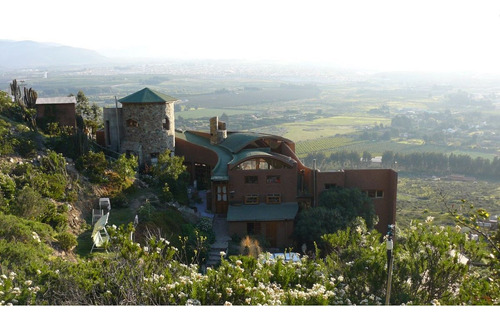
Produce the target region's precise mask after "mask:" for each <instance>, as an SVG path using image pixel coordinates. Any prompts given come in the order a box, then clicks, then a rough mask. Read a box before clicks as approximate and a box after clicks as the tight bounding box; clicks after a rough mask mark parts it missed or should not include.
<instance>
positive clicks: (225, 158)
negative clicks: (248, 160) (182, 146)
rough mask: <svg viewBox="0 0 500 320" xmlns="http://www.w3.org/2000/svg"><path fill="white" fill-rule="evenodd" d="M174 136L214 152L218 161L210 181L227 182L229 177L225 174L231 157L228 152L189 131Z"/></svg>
mask: <svg viewBox="0 0 500 320" xmlns="http://www.w3.org/2000/svg"><path fill="white" fill-rule="evenodd" d="M175 136H176V137H177V138H180V139H183V140H185V141H187V142H190V143H193V144H196V145H199V146H202V147H204V148H207V149H209V150H212V151H214V152H215V153H216V154H217V158H218V161H217V164H216V165H215V168H213V169H212V180H216V181H221V180H222V181H225V180H229V176H228V173H227V164H228V163H229V162H231V160H232V159H233V156H232V155H231V153H230V152H229V151H228V150H226V149H224V148H221V147H220V146H218V145H212V144H211V143H210V140H209V139H208V138H204V137H201V136H199V135H196V134H194V133H191V132H189V131H185V132H183V133H180V132H176V133H175Z"/></svg>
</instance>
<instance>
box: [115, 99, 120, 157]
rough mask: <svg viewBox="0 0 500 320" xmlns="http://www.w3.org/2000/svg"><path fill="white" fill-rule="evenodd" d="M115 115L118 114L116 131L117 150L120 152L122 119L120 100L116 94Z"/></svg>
mask: <svg viewBox="0 0 500 320" xmlns="http://www.w3.org/2000/svg"><path fill="white" fill-rule="evenodd" d="M115 115H116V132H117V135H118V136H117V137H116V138H117V139H116V141H117V145H116V152H118V153H120V120H119V117H118V100H117V99H116V96H115Z"/></svg>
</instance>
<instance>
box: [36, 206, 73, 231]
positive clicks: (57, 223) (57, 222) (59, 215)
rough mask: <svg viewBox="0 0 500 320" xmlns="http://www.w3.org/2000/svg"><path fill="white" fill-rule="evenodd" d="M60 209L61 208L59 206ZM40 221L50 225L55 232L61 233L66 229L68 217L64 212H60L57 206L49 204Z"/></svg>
mask: <svg viewBox="0 0 500 320" xmlns="http://www.w3.org/2000/svg"><path fill="white" fill-rule="evenodd" d="M61 207H62V206H61ZM40 221H41V222H43V223H46V224H48V225H50V226H51V227H52V228H53V229H54V230H55V231H57V232H62V231H65V230H66V228H67V227H68V216H67V214H66V212H64V211H63V212H60V210H58V208H57V206H56V205H55V204H54V203H52V202H49V203H48V204H47V207H46V210H45V212H44V214H43V215H42V216H41V217H40Z"/></svg>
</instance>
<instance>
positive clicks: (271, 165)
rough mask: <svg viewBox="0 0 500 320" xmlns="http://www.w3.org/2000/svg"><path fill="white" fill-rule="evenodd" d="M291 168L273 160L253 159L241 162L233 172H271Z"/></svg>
mask: <svg viewBox="0 0 500 320" xmlns="http://www.w3.org/2000/svg"><path fill="white" fill-rule="evenodd" d="M290 168H291V166H290V165H288V164H286V163H284V162H282V161H280V160H277V159H273V158H254V159H249V160H246V161H243V162H242V163H240V164H239V165H237V166H236V167H235V168H234V169H235V170H273V169H290Z"/></svg>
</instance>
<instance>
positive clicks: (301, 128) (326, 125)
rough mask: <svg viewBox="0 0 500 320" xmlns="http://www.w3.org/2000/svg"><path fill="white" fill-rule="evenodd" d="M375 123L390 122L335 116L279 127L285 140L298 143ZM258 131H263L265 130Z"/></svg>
mask: <svg viewBox="0 0 500 320" xmlns="http://www.w3.org/2000/svg"><path fill="white" fill-rule="evenodd" d="M375 123H376V124H377V125H378V124H381V123H382V124H383V125H388V124H390V123H391V120H390V119H388V118H378V117H367V116H335V117H324V118H323V117H322V118H319V119H314V120H312V121H300V122H293V123H285V124H283V125H282V126H281V127H282V128H283V130H284V134H283V136H284V137H285V138H288V139H290V140H293V141H295V142H300V141H304V140H314V139H321V138H326V137H332V136H335V135H337V134H351V133H354V132H356V131H358V130H360V129H362V128H363V127H366V126H373V125H374V124H375ZM260 129H262V130H265V128H260Z"/></svg>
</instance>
